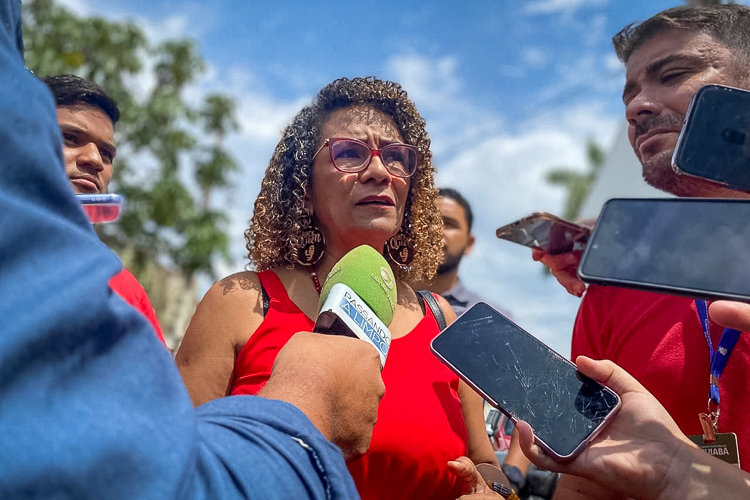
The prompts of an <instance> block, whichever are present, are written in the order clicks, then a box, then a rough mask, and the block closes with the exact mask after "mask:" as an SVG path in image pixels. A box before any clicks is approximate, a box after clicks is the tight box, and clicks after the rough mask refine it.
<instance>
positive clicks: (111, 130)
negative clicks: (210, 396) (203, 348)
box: [43, 75, 166, 345]
mask: <svg viewBox="0 0 750 500" xmlns="http://www.w3.org/2000/svg"><path fill="white" fill-rule="evenodd" d="M43 80H44V83H45V84H46V85H47V87H49V89H50V90H51V91H52V95H53V96H54V98H55V103H56V106H57V122H58V124H59V125H60V131H61V132H62V137H63V160H64V163H65V175H67V176H68V179H70V184H71V186H72V187H73V191H74V192H75V193H76V194H96V193H106V192H107V188H108V187H109V181H110V180H112V163H113V161H114V159H115V153H116V151H117V150H116V148H115V140H114V135H115V123H117V120H119V118H120V110H119V109H118V108H117V104H116V103H115V101H114V100H113V99H112V98H111V97H109V96H108V95H107V93H106V92H104V90H103V89H102V88H101V87H99V86H98V85H96V84H95V83H93V82H90V81H88V80H84V79H83V78H79V77H77V76H75V75H58V76H50V77H47V78H44V79H43ZM109 286H110V287H111V288H112V290H114V291H115V292H116V293H117V294H118V295H119V296H120V297H122V298H123V299H124V300H125V301H126V302H127V303H129V304H130V305H132V306H133V307H135V308H136V309H137V310H138V311H139V312H141V314H143V315H144V316H146V318H147V319H148V320H149V321H150V322H151V324H152V325H153V327H154V330H155V332H156V336H157V337H158V338H159V340H160V341H161V342H162V343H163V344H164V345H166V342H165V340H164V335H163V334H162V331H161V327H160V326H159V322H158V321H157V319H156V313H155V312H154V308H153V307H152V306H151V301H149V299H148V295H146V291H145V290H144V289H143V287H142V286H141V284H140V283H138V280H136V279H135V276H133V275H132V274H131V273H130V272H129V271H128V270H127V269H123V270H122V271H121V272H120V273H119V274H117V275H116V276H115V277H114V278H112V280H111V281H110V282H109Z"/></svg>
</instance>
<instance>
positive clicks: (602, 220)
mask: <svg viewBox="0 0 750 500" xmlns="http://www.w3.org/2000/svg"><path fill="white" fill-rule="evenodd" d="M578 274H579V276H580V277H581V279H582V280H583V281H586V282H588V283H596V284H600V285H615V286H620V287H626V288H637V289H642V290H649V291H654V292H661V293H668V294H673V295H684V296H688V297H694V298H702V299H734V300H740V301H745V302H748V301H750V200H736V199H711V198H658V199H613V200H609V201H608V202H607V203H605V204H604V207H603V208H602V212H601V214H600V215H599V219H598V221H597V224H596V228H595V229H594V232H593V233H592V234H591V237H590V238H589V243H588V245H587V247H586V251H585V252H584V254H583V257H582V258H581V262H580V264H579V266H578Z"/></svg>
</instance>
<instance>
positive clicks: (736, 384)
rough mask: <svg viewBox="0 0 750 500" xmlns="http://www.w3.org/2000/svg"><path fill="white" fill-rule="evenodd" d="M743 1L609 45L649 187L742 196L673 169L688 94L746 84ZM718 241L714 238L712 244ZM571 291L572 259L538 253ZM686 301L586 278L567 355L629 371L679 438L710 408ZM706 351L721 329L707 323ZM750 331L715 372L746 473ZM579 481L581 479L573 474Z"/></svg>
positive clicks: (571, 489)
mask: <svg viewBox="0 0 750 500" xmlns="http://www.w3.org/2000/svg"><path fill="white" fill-rule="evenodd" d="M749 32H750V8H748V7H747V6H742V5H715V6H711V7H699V8H689V7H677V8H673V9H668V10H665V11H663V12H660V13H659V14H656V15H655V16H653V17H651V18H650V19H648V20H646V21H644V22H642V23H640V24H634V25H630V26H627V27H625V28H624V29H623V30H622V31H620V33H618V34H617V35H615V37H614V38H613V43H614V45H615V50H616V52H617V55H618V57H619V58H620V60H622V61H623V62H624V63H625V65H626V82H625V86H624V90H623V102H624V104H625V117H626V119H627V121H628V125H629V129H628V135H629V138H630V143H631V145H632V147H633V150H634V151H635V154H636V156H637V157H638V160H639V161H640V162H641V164H642V166H643V177H644V179H645V180H646V182H648V183H649V184H650V185H652V186H654V187H656V188H658V189H661V190H663V191H666V192H668V193H672V194H674V195H677V196H685V197H718V198H737V197H744V198H746V197H748V194H747V193H740V192H737V191H732V190H730V189H727V188H725V187H722V186H720V185H718V184H715V183H712V182H709V181H707V180H703V179H700V178H696V177H691V176H685V175H683V176H680V175H677V174H675V172H674V171H673V170H672V166H671V158H672V154H673V152H674V149H675V146H676V143H677V137H678V135H679V133H680V130H681V128H682V124H683V122H684V119H685V115H686V113H687V109H688V105H689V103H690V100H691V98H692V96H693V95H694V94H695V92H696V91H697V90H698V89H700V88H701V87H703V86H705V85H708V84H723V85H729V86H733V87H739V88H744V89H750V62H749V61H750V43H748V38H747V33H749ZM716 244H717V245H721V244H722V242H721V241H717V242H716ZM533 257H534V259H536V260H542V261H543V262H544V263H545V264H546V265H547V266H549V267H550V268H551V269H552V270H553V273H554V274H555V276H556V277H557V279H558V281H560V283H561V284H562V285H563V286H565V287H566V288H567V289H568V291H569V292H571V293H573V294H575V295H581V294H582V293H583V291H584V289H585V288H584V285H583V283H582V282H580V280H578V278H577V276H576V275H575V268H576V266H577V263H578V257H577V256H575V255H573V254H565V255H560V256H554V257H553V256H547V255H544V252H542V251H541V250H539V249H535V250H534V254H533ZM697 307H698V304H697V302H696V301H693V300H691V299H687V298H683V297H676V296H670V295H662V294H655V293H649V292H642V291H636V290H629V289H623V288H617V287H601V286H595V285H591V286H589V287H588V290H587V291H586V293H585V295H584V298H583V301H582V303H581V307H580V309H579V312H578V317H577V319H576V324H575V329H574V332H573V342H572V357H573V359H575V358H576V357H577V356H579V355H586V356H588V357H591V358H594V359H609V360H612V361H614V362H615V363H617V364H618V365H620V366H621V367H622V368H624V369H625V370H626V371H627V372H629V373H631V374H632V375H633V376H634V377H635V378H636V379H637V380H638V381H639V382H640V383H641V384H643V385H644V386H645V387H646V389H648V390H649V391H650V392H651V393H652V394H653V395H654V396H656V398H657V399H658V400H659V402H660V403H661V404H662V405H664V407H665V408H666V409H667V411H668V412H669V414H670V415H671V416H672V418H673V419H674V420H675V421H676V423H677V425H678V426H679V428H680V430H681V431H682V432H683V433H684V434H686V435H701V434H703V430H702V427H701V423H700V420H699V416H698V415H699V413H706V412H707V411H708V408H707V401H708V399H709V397H708V395H709V377H710V374H711V372H710V366H709V365H710V360H709V357H710V354H709V346H708V342H707V339H706V334H704V330H703V325H702V324H701V323H702V322H701V320H700V318H699V313H698V310H697ZM708 325H709V326H708V332H707V335H708V336H709V337H710V338H711V340H712V345H713V346H714V348H715V347H716V346H717V344H718V342H719V339H720V338H721V336H722V331H723V328H722V327H721V326H720V325H718V324H716V323H714V322H713V321H710V322H708ZM749 374H750V336H748V334H746V333H745V334H742V335H740V337H739V341H738V343H737V345H736V347H735V349H734V351H733V352H732V354H731V358H730V359H729V360H728V362H727V364H726V369H725V370H724V372H723V374H722V375H721V379H720V384H718V385H719V386H720V391H721V400H720V401H721V403H720V408H719V410H720V411H719V412H718V413H719V416H718V426H717V427H718V429H717V430H718V432H720V433H731V432H733V433H735V434H736V435H737V442H738V453H739V458H740V466H741V467H742V468H743V469H745V470H746V471H748V470H750V419H748V418H747V408H750V391H749V390H748V387H747V379H748V375H749ZM581 481H583V480H581ZM581 497H584V498H585V497H588V498H609V497H610V492H608V491H606V490H599V489H598V488H597V487H596V486H595V485H593V484H592V483H589V482H584V483H581V482H580V481H578V480H574V479H572V478H571V477H565V478H564V479H563V480H561V482H560V487H559V490H558V495H557V496H556V498H581Z"/></svg>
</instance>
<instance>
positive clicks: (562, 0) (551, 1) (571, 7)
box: [524, 0, 608, 14]
mask: <svg viewBox="0 0 750 500" xmlns="http://www.w3.org/2000/svg"><path fill="white" fill-rule="evenodd" d="M607 1H608V0H536V1H533V2H528V3H527V4H526V6H525V8H524V11H525V12H526V13H527V14H555V13H558V12H562V13H571V12H573V11H576V10H578V9H579V8H581V7H583V6H585V5H602V4H605V3H607Z"/></svg>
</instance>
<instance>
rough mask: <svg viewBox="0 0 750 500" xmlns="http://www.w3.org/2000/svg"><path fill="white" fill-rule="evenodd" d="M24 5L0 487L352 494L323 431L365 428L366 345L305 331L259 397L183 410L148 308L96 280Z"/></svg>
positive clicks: (13, 140) (0, 494) (99, 255)
mask: <svg viewBox="0 0 750 500" xmlns="http://www.w3.org/2000/svg"><path fill="white" fill-rule="evenodd" d="M20 10H21V4H20V2H19V1H18V0H0V235H1V236H0V318H2V320H0V321H1V323H0V324H2V327H1V333H2V334H0V442H2V444H3V452H2V453H0V498H76V499H82V498H96V499H101V498H149V499H150V498H158V499H161V498H176V499H185V498H212V499H213V498H259V499H260V498H262V499H269V498H295V499H302V498H321V499H322V498H342V499H343V498H358V495H357V492H356V489H355V487H354V483H353V481H352V479H351V477H350V476H349V474H348V472H347V470H346V466H345V463H344V459H343V456H342V454H341V451H340V449H339V448H338V447H337V446H335V443H336V442H337V440H339V439H347V440H348V441H351V439H352V437H353V436H355V437H357V438H358V439H360V440H361V443H362V444H363V445H364V446H365V447H366V444H367V443H369V439H370V436H371V433H372V425H371V423H369V422H373V421H374V420H375V419H374V418H373V414H374V412H377V403H378V401H379V400H380V398H381V397H382V395H383V384H382V380H381V379H380V376H379V373H380V363H379V360H378V356H377V353H376V351H375V350H374V349H372V348H371V347H370V346H368V345H367V344H366V343H364V342H361V341H359V340H358V339H350V338H344V337H331V336H323V335H314V334H312V333H307V334H306V333H301V334H298V335H297V336H295V337H294V338H293V339H292V341H290V342H289V343H288V344H287V346H286V347H285V348H284V349H282V350H281V352H280V353H279V356H278V358H277V362H276V364H275V365H274V371H273V373H272V376H271V378H270V380H269V382H268V384H267V385H266V387H265V388H264V390H263V391H262V393H261V396H263V397H242V396H240V397H232V398H223V399H220V400H216V401H213V402H211V403H208V404H206V405H203V406H202V407H200V408H198V409H195V410H194V409H193V407H192V404H191V401H190V398H189V396H188V394H187V391H186V390H185V387H184V385H183V383H182V380H181V378H180V376H179V374H178V372H177V369H176V367H175V365H174V363H173V361H172V359H171V357H170V356H169V354H168V353H167V352H166V350H165V349H163V348H161V347H160V346H159V343H158V342H159V341H158V340H157V339H156V336H155V335H154V333H153V331H152V329H151V327H150V326H149V324H148V323H147V322H146V320H145V319H144V318H143V317H142V316H141V315H140V314H138V313H137V312H136V311H135V310H134V309H132V308H131V307H130V306H128V305H127V304H126V303H125V302H123V300H122V299H121V298H119V297H118V296H117V295H116V294H114V293H113V292H112V291H111V290H110V288H109V287H108V285H107V283H108V281H109V279H110V278H111V277H112V276H113V275H115V274H116V273H117V272H119V270H120V269H121V264H120V261H119V259H118V258H117V257H116V256H115V255H114V254H113V253H112V252H111V251H110V250H108V249H107V248H106V247H105V246H104V245H103V244H102V243H101V242H100V241H99V240H98V238H97V237H96V235H95V234H94V232H93V231H92V229H91V226H90V224H89V222H88V220H87V219H86V216H85V215H84V213H83V211H82V210H81V207H80V205H79V204H78V203H77V201H76V200H75V198H74V196H73V193H72V192H71V189H70V186H69V182H68V180H67V178H66V177H65V173H64V169H63V162H62V144H61V138H60V130H59V128H58V125H57V120H56V116H55V108H54V103H53V100H52V98H51V96H50V94H49V91H48V90H47V89H46V88H45V87H44V85H43V84H42V83H41V82H40V81H38V80H37V79H36V78H35V77H34V76H33V75H32V74H30V73H29V72H28V71H27V70H26V69H25V68H24V66H23V61H22V57H21V54H22V47H23V44H22V39H21V21H20ZM332 443H333V444H332Z"/></svg>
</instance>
